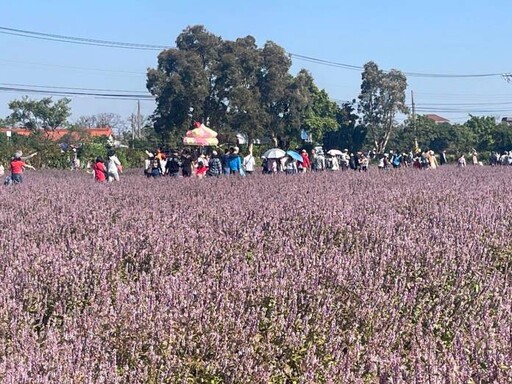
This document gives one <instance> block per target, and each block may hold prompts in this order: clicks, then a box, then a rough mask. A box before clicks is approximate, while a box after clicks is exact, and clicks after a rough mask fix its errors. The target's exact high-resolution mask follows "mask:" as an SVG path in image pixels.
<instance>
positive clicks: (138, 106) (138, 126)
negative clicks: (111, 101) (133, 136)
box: [137, 100, 142, 138]
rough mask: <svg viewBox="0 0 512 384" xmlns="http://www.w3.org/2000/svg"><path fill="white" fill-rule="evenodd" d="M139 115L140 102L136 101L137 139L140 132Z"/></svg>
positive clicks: (140, 122)
mask: <svg viewBox="0 0 512 384" xmlns="http://www.w3.org/2000/svg"><path fill="white" fill-rule="evenodd" d="M141 120H142V119H141V115H140V100H137V138H139V137H140V130H141V124H142V121H141Z"/></svg>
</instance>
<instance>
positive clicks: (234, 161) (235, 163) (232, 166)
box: [228, 147, 242, 175]
mask: <svg viewBox="0 0 512 384" xmlns="http://www.w3.org/2000/svg"><path fill="white" fill-rule="evenodd" d="M228 164H229V173H230V174H231V175H234V174H239V173H240V168H241V167H242V160H240V156H239V155H238V147H231V148H230V149H229V161H228Z"/></svg>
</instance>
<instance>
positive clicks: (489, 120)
mask: <svg viewBox="0 0 512 384" xmlns="http://www.w3.org/2000/svg"><path fill="white" fill-rule="evenodd" d="M469 117H470V119H469V120H468V121H466V122H465V123H464V126H465V127H467V128H468V129H469V130H470V131H471V132H472V134H473V135H474V136H475V145H474V147H475V149H476V150H477V151H488V150H492V149H494V137H493V132H494V131H496V128H497V124H496V119H495V118H494V117H491V116H480V117H479V116H472V115H469Z"/></svg>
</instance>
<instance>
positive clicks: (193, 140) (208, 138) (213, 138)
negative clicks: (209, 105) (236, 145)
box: [183, 121, 219, 147]
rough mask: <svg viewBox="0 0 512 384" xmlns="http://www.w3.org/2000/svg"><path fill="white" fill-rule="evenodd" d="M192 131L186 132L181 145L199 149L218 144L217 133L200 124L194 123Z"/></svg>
mask: <svg viewBox="0 0 512 384" xmlns="http://www.w3.org/2000/svg"><path fill="white" fill-rule="evenodd" d="M194 127H195V128H194V129H192V130H191V131H187V133H186V134H185V137H184V138H183V144H185V145H194V146H200V147H208V146H216V145H218V144H219V140H218V139H217V132H215V131H214V130H213V129H210V128H208V127H207V126H205V125H204V124H202V123H199V122H197V121H196V122H195V123H194Z"/></svg>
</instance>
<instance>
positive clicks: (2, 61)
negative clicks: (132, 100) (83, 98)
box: [0, 59, 146, 76]
mask: <svg viewBox="0 0 512 384" xmlns="http://www.w3.org/2000/svg"><path fill="white" fill-rule="evenodd" d="M0 63H13V64H17V65H20V64H21V65H33V66H41V67H54V68H63V69H75V70H81V71H97V72H109V73H116V74H119V73H121V74H130V75H137V76H146V74H145V73H141V72H135V71H124V70H119V69H104V68H85V67H75V66H69V65H59V64H47V63H34V62H30V61H24V60H23V61H22V60H5V59H0Z"/></svg>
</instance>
